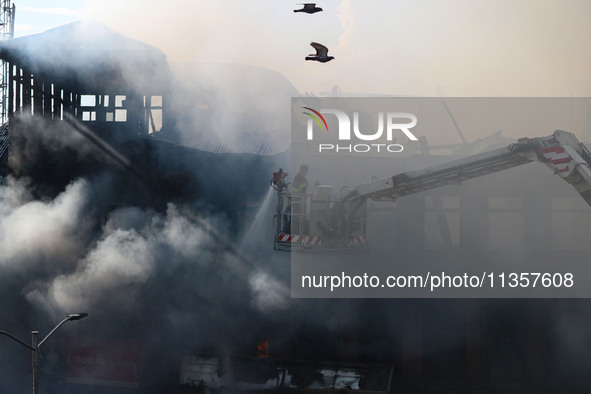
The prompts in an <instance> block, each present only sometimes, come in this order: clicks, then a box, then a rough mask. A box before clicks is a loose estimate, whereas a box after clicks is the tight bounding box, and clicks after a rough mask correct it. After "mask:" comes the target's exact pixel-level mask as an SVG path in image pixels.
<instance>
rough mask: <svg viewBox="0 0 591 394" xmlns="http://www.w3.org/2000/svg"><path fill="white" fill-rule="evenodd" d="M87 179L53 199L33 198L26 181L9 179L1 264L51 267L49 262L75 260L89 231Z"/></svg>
mask: <svg viewBox="0 0 591 394" xmlns="http://www.w3.org/2000/svg"><path fill="white" fill-rule="evenodd" d="M88 188H89V184H88V182H86V181H84V180H77V181H75V182H73V183H72V184H70V185H68V187H67V188H66V190H65V191H64V192H63V193H61V194H59V195H58V196H57V197H56V198H55V199H53V200H50V201H40V200H35V199H33V198H32V195H31V191H30V190H29V189H28V188H27V180H26V179H21V180H15V179H14V178H8V179H7V184H6V185H4V186H2V187H1V188H0V214H1V215H2V217H3V220H2V222H1V223H0V255H2V259H1V260H0V265H2V266H5V267H10V268H12V269H15V270H19V271H21V270H23V271H24V270H28V269H31V268H34V266H35V265H39V264H40V263H41V265H44V266H46V268H48V269H51V268H52V267H51V264H50V262H52V261H59V260H62V261H66V262H69V261H71V260H72V256H76V255H78V254H80V252H81V251H82V248H83V246H84V245H83V244H84V238H85V235H86V234H87V232H88V223H87V222H86V218H84V217H83V214H82V212H83V210H84V209H87V201H88V200H87V191H88Z"/></svg>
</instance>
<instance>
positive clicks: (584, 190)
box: [343, 130, 591, 205]
mask: <svg viewBox="0 0 591 394" xmlns="http://www.w3.org/2000/svg"><path fill="white" fill-rule="evenodd" d="M532 161H541V162H542V163H544V164H546V165H547V166H548V167H550V168H551V169H552V170H553V171H554V172H555V173H557V174H559V175H560V176H561V177H562V178H563V179H564V180H565V181H567V182H568V183H570V184H571V185H573V186H574V188H575V189H576V190H577V191H578V192H579V193H580V194H581V196H582V197H583V198H584V199H585V201H586V202H587V204H589V205H591V168H590V165H591V154H590V152H589V150H588V149H587V148H586V147H585V146H584V145H583V144H581V143H580V142H579V140H578V139H577V137H575V135H574V134H572V133H569V132H566V131H561V130H557V131H555V132H554V133H553V134H552V135H550V136H547V137H539V138H522V139H520V140H518V141H517V142H516V143H513V144H511V145H509V146H508V147H504V148H499V149H495V150H492V151H489V152H484V153H480V154H477V155H473V156H468V157H465V158H462V159H459V160H455V161H451V162H449V163H445V164H440V165H437V166H433V167H429V168H425V169H423V170H419V171H408V172H404V173H401V174H397V175H394V176H392V177H388V178H383V179H378V180H376V181H373V182H369V183H364V184H361V185H359V186H357V187H353V188H348V189H346V190H345V191H344V192H345V193H344V196H343V201H351V200H353V201H359V200H365V199H367V198H371V199H373V200H376V201H388V200H389V201H393V200H395V199H396V198H398V197H401V196H406V195H409V194H414V193H418V192H422V191H425V190H429V189H434V188H437V187H441V186H445V185H450V184H459V183H461V182H462V181H465V180H468V179H472V178H476V177H479V176H483V175H487V174H492V173H493V172H497V171H502V170H506V169H509V168H513V167H517V166H520V165H522V164H526V163H529V162H532Z"/></svg>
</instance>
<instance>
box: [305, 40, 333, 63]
mask: <svg viewBox="0 0 591 394" xmlns="http://www.w3.org/2000/svg"><path fill="white" fill-rule="evenodd" d="M310 45H312V48H314V49H316V53H315V54H314V53H311V54H309V55H308V56H306V60H315V61H317V62H321V63H326V62H330V61H331V60H332V59H334V57H333V56H328V48H327V47H325V46H324V45H322V44H319V43H317V42H311V43H310Z"/></svg>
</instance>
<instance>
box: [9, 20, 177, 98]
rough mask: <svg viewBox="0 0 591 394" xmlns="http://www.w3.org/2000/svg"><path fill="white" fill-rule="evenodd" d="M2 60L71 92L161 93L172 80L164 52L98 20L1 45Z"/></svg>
mask: <svg viewBox="0 0 591 394" xmlns="http://www.w3.org/2000/svg"><path fill="white" fill-rule="evenodd" d="M0 57H1V58H2V59H4V60H6V61H8V62H10V63H12V64H14V65H16V66H18V67H20V68H21V69H23V70H26V71H27V72H28V73H30V74H33V75H34V76H35V79H38V80H45V81H46V82H51V83H53V84H55V85H57V86H59V87H60V88H62V89H67V90H70V91H78V92H92V93H97V94H100V93H105V94H106V93H118V92H122V91H128V90H129V89H132V90H133V91H135V92H137V93H143V94H162V92H164V91H166V89H167V88H168V86H169V83H170V79H171V72H170V68H169V66H168V63H167V62H166V55H165V54H164V53H163V52H162V51H161V50H159V49H158V48H155V47H153V46H150V45H148V44H145V43H143V42H141V41H138V40H134V39H131V38H128V37H125V36H123V35H121V34H118V33H116V32H114V31H112V30H111V29H109V28H107V27H106V26H104V25H102V24H100V23H98V22H95V21H79V22H74V23H71V24H68V25H64V26H60V27H57V28H55V29H51V30H48V31H46V32H43V33H40V34H34V35H30V36H26V37H20V38H14V39H11V40H7V41H4V42H0Z"/></svg>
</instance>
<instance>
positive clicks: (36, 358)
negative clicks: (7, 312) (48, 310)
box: [0, 313, 88, 394]
mask: <svg viewBox="0 0 591 394" xmlns="http://www.w3.org/2000/svg"><path fill="white" fill-rule="evenodd" d="M86 316H88V313H74V314H72V315H68V317H66V318H65V319H64V320H62V321H61V322H59V323H58V325H57V326H55V327H54V328H53V330H51V331H50V332H49V334H47V335H46V336H45V338H43V339H42V340H41V341H40V342H39V331H31V344H30V345H29V344H27V343H26V342H25V341H22V340H20V339H18V338H17V337H15V336H14V335H12V334H9V333H7V332H6V331H0V335H6V336H7V337H9V338H10V339H12V340H14V341H16V342H18V343H20V344H21V345H23V346H24V347H26V348H27V349H29V350H31V351H32V352H33V394H39V364H40V363H41V351H40V347H41V345H43V344H44V343H45V341H47V340H48V339H49V338H50V337H51V336H52V335H53V334H54V333H55V332H56V331H57V330H58V329H59V328H60V327H61V326H63V325H64V324H66V322H69V321H74V320H81V319H84V318H85V317H86Z"/></svg>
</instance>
